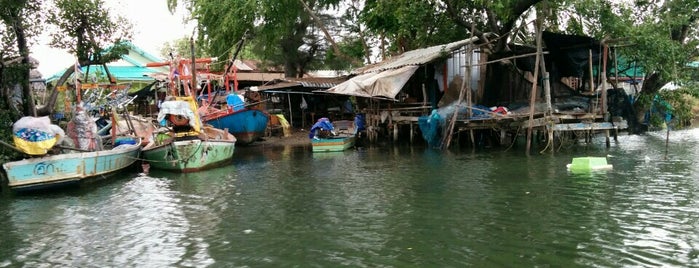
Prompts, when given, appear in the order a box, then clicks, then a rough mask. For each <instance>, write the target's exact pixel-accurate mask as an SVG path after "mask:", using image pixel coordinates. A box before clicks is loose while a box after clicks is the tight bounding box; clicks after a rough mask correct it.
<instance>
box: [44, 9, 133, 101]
mask: <svg viewBox="0 0 699 268" xmlns="http://www.w3.org/2000/svg"><path fill="white" fill-rule="evenodd" d="M55 5H56V6H55V8H52V9H54V10H57V12H56V13H50V15H49V18H48V22H49V23H51V24H53V25H55V26H56V27H57V28H58V30H57V31H55V32H53V33H52V34H51V38H52V40H51V46H53V47H56V48H62V49H66V50H68V52H70V53H73V54H75V55H76V57H77V60H78V62H79V63H80V65H81V66H89V65H93V64H96V65H100V64H106V63H108V62H111V61H114V60H117V59H119V58H120V57H121V55H123V54H124V53H126V52H127V51H128V44H127V43H126V41H128V40H129V39H130V38H131V27H132V26H131V25H130V23H128V22H127V20H126V19H125V18H123V17H120V16H112V15H110V13H109V9H107V8H106V7H105V6H104V2H103V1H102V0H56V1H55ZM73 71H74V69H73V65H72V64H71V65H70V67H68V68H66V71H65V72H64V73H63V75H62V76H61V77H60V78H59V79H58V81H57V82H56V86H60V85H62V84H63V83H65V81H66V80H67V79H68V78H69V77H70V75H72V74H73ZM57 97H58V91H57V90H54V91H53V92H52V93H51V96H50V97H49V99H48V101H47V103H46V105H45V106H44V107H42V108H41V109H39V114H49V113H51V112H52V111H53V106H54V105H55V103H56V98H57Z"/></svg>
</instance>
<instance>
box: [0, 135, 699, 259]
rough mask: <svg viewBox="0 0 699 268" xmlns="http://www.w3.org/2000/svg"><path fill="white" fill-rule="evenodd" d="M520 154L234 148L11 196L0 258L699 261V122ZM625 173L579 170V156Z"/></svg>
mask: <svg viewBox="0 0 699 268" xmlns="http://www.w3.org/2000/svg"><path fill="white" fill-rule="evenodd" d="M664 134H665V133H651V134H649V135H645V136H621V137H620V140H619V143H618V144H612V148H610V149H605V148H604V146H603V141H595V142H596V144H595V145H592V146H575V147H572V148H568V149H566V151H565V152H559V153H556V154H555V155H553V156H552V155H550V154H545V155H536V156H532V157H529V158H528V157H526V156H525V155H524V153H523V152H522V151H521V150H516V149H514V150H510V151H507V152H503V151H502V150H501V149H498V150H490V151H479V152H476V153H471V152H470V150H468V149H467V150H466V151H464V152H455V151H452V152H434V151H431V150H427V149H424V148H409V147H397V148H371V149H368V150H364V151H347V152H344V153H337V154H318V153H316V154H312V153H310V148H245V149H244V148H239V149H238V150H237V151H236V160H235V163H234V164H233V165H232V166H230V167H224V168H220V169H216V170H212V171H208V172H202V173H195V174H187V175H180V174H173V173H164V172H157V171H153V172H151V173H150V174H149V175H148V176H145V175H139V174H135V173H133V174H123V175H121V178H116V179H113V180H109V181H107V182H102V183H98V184H93V185H88V186H85V187H83V188H81V189H77V190H71V191H62V192H57V193H51V194H42V195H21V196H19V195H15V194H11V193H8V192H7V191H6V190H5V191H4V192H3V194H2V196H1V197H0V235H1V236H0V237H1V238H0V267H173V266H174V267H205V266H210V267H341V266H348V267H466V266H473V267H532V266H537V267H628V266H631V267H638V266H641V267H644V266H648V267H688V266H695V267H696V266H699V222H698V221H699V206H698V205H697V203H698V201H699V196H698V195H697V193H698V192H699V175H698V174H699V173H697V169H698V168H697V167H696V166H697V163H698V162H699V153H697V149H696V148H697V144H699V130H692V131H682V132H680V131H678V132H673V133H672V135H671V143H670V147H669V154H668V155H667V159H665V136H664ZM585 155H593V156H605V155H609V156H610V157H609V162H610V163H611V164H613V165H614V170H612V171H607V172H600V173H594V174H571V173H569V172H568V171H566V169H565V165H566V164H567V163H569V162H570V160H571V158H572V157H575V156H585Z"/></svg>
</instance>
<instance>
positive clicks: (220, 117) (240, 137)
mask: <svg viewBox="0 0 699 268" xmlns="http://www.w3.org/2000/svg"><path fill="white" fill-rule="evenodd" d="M204 123H206V124H209V125H211V126H213V127H215V128H218V129H227V130H228V132H229V133H231V134H233V136H235V138H236V139H237V143H238V144H240V145H247V144H250V143H253V142H255V141H256V140H257V139H258V138H260V137H263V136H264V135H265V130H266V129H267V124H268V123H269V114H268V113H266V112H264V111H261V110H257V109H243V110H239V111H235V112H229V113H221V114H215V115H211V116H207V117H206V118H204Z"/></svg>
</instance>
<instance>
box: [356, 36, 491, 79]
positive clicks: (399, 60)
mask: <svg viewBox="0 0 699 268" xmlns="http://www.w3.org/2000/svg"><path fill="white" fill-rule="evenodd" d="M476 40H478V37H472V38H469V39H464V40H461V41H456V42H453V43H449V44H444V45H438V46H433V47H427V48H421V49H416V50H411V51H407V52H405V53H403V54H400V55H398V56H394V57H391V58H389V59H387V60H384V61H382V62H379V63H376V64H372V65H367V66H364V67H362V68H357V69H355V70H354V71H352V73H353V74H363V73H369V72H380V71H383V70H389V69H396V68H400V67H403V66H407V65H422V64H425V63H429V62H431V61H433V60H435V59H438V58H440V57H443V56H447V55H448V54H450V53H451V52H454V51H456V50H457V49H459V48H461V47H463V46H466V45H468V44H471V43H473V42H475V41H476ZM445 53H446V54H445Z"/></svg>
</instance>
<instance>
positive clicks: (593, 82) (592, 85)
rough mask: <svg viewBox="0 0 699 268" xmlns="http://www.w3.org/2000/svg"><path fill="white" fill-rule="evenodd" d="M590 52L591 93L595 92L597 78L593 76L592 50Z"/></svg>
mask: <svg viewBox="0 0 699 268" xmlns="http://www.w3.org/2000/svg"><path fill="white" fill-rule="evenodd" d="M589 52H590V58H589V61H590V62H589V66H590V93H593V92H595V80H594V79H595V78H594V77H593V76H592V49H590V50H589Z"/></svg>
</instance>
